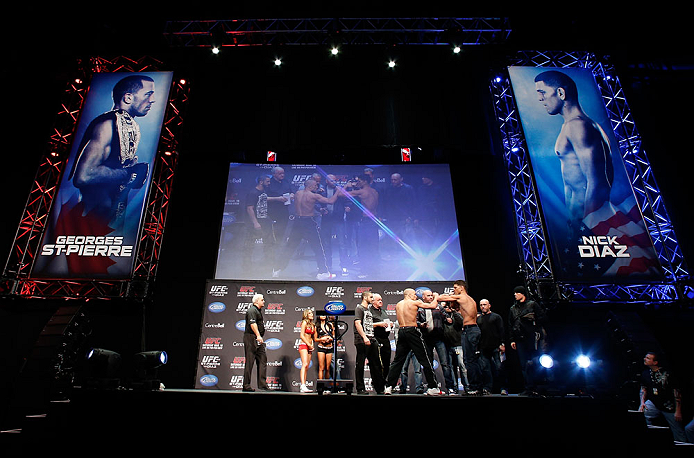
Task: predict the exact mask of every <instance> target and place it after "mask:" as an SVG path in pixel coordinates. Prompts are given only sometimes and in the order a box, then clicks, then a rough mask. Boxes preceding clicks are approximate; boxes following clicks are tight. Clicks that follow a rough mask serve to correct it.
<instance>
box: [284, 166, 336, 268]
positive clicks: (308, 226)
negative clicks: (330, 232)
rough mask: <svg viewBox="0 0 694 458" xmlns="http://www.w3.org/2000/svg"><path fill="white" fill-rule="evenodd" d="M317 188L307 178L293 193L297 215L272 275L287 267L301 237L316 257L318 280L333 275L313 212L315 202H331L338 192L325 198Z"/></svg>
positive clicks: (317, 221) (313, 182)
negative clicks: (301, 186)
mask: <svg viewBox="0 0 694 458" xmlns="http://www.w3.org/2000/svg"><path fill="white" fill-rule="evenodd" d="M317 190H318V183H317V182H316V181H315V180H313V179H308V180H306V182H305V183H304V189H301V190H299V191H297V192H296V194H295V195H294V205H295V208H296V213H297V217H296V219H295V220H294V225H293V227H292V230H291V233H290V234H289V239H288V240H287V245H286V247H285V248H286V251H285V253H284V255H283V256H281V257H280V259H279V260H278V269H277V270H273V272H272V276H273V277H277V276H279V271H280V270H282V269H285V268H286V267H287V263H288V262H289V259H291V257H292V254H293V253H294V250H295V249H296V247H297V246H298V245H299V243H300V242H301V240H302V239H305V240H306V241H308V243H309V246H310V247H311V249H312V250H313V253H314V255H315V257H316V265H317V266H318V275H317V276H316V278H317V279H318V280H327V279H330V278H334V277H335V274H331V273H330V272H329V271H328V265H327V262H326V259H325V250H324V249H323V243H322V242H321V237H320V224H319V220H318V218H316V216H315V214H314V206H315V205H316V203H321V204H333V203H335V201H336V200H337V197H338V196H339V195H340V193H335V194H333V195H332V196H331V197H330V198H326V197H324V196H322V195H320V194H318V193H317V192H316V191H317Z"/></svg>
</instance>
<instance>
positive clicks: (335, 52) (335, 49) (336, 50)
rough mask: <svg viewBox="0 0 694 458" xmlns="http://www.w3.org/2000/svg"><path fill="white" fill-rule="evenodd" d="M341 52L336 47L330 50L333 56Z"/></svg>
mask: <svg viewBox="0 0 694 458" xmlns="http://www.w3.org/2000/svg"><path fill="white" fill-rule="evenodd" d="M339 52H340V50H339V49H337V47H336V46H335V47H333V48H332V49H331V50H330V54H332V55H333V56H337V54H338V53H339Z"/></svg>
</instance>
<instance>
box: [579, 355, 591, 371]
mask: <svg viewBox="0 0 694 458" xmlns="http://www.w3.org/2000/svg"><path fill="white" fill-rule="evenodd" d="M576 365H577V366H578V367H580V368H582V369H587V368H588V367H589V366H590V358H589V357H588V356H586V355H578V356H577V357H576Z"/></svg>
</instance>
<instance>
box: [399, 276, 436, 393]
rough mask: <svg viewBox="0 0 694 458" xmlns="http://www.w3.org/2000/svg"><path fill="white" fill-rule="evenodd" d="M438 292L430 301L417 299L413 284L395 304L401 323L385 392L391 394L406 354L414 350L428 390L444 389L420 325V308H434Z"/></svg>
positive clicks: (429, 391)
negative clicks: (432, 362) (418, 324)
mask: <svg viewBox="0 0 694 458" xmlns="http://www.w3.org/2000/svg"><path fill="white" fill-rule="evenodd" d="M437 298H438V294H437V293H434V298H433V300H432V301H431V302H428V303H427V302H423V301H422V300H421V299H417V293H416V292H415V290H414V289H412V288H407V289H405V291H403V299H402V300H401V301H400V302H398V303H397V305H396V306H395V312H396V316H397V320H398V324H399V325H400V326H399V328H398V337H397V344H396V347H395V357H394V359H393V362H392V363H391V365H390V369H389V370H388V379H387V380H386V389H385V394H391V393H392V390H393V386H395V384H396V383H397V381H398V378H399V377H400V372H401V371H402V366H403V365H404V364H405V360H406V359H407V355H408V354H409V353H410V351H412V353H413V354H414V356H415V358H417V361H419V363H420V364H421V365H422V371H423V372H424V377H425V378H426V381H427V387H428V389H427V391H426V394H428V395H430V396H436V395H439V394H441V390H440V389H439V387H438V383H437V382H436V376H435V375H434V369H433V366H432V364H431V360H430V359H429V355H428V354H427V351H426V346H425V344H424V337H423V336H422V331H421V330H420V329H419V327H418V326H417V311H418V310H419V309H420V308H423V309H435V308H436V305H437V304H438V301H437Z"/></svg>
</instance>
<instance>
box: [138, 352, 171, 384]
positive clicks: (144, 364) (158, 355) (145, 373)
mask: <svg viewBox="0 0 694 458" xmlns="http://www.w3.org/2000/svg"><path fill="white" fill-rule="evenodd" d="M168 360H169V356H168V355H167V354H166V352H165V351H145V352H141V353H137V354H135V356H133V368H134V370H135V373H134V377H133V379H132V381H131V382H130V387H131V388H132V389H135V390H150V391H153V390H159V389H160V388H161V386H162V384H161V380H159V377H158V374H157V372H158V370H157V369H158V368H159V367H161V366H163V365H164V364H166V363H167V362H168Z"/></svg>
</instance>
